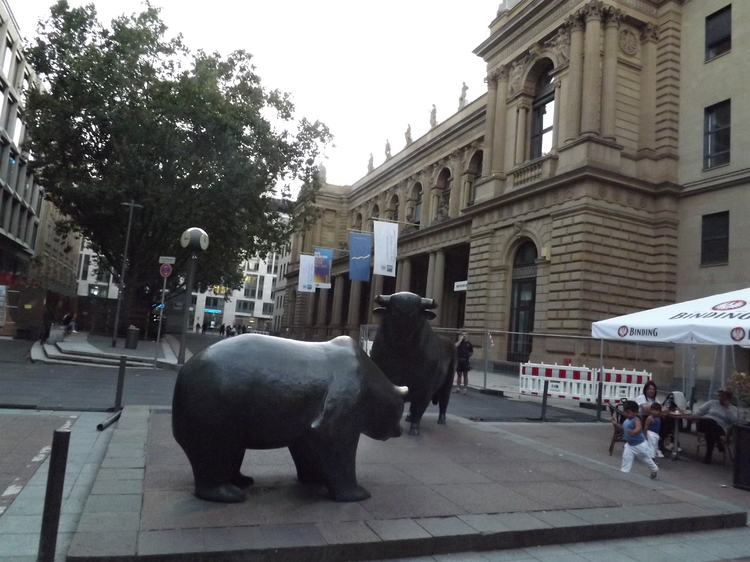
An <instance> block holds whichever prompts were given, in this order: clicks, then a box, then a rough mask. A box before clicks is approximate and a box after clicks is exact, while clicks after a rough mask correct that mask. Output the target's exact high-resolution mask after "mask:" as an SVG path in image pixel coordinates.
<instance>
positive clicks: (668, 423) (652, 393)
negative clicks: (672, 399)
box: [635, 381, 675, 451]
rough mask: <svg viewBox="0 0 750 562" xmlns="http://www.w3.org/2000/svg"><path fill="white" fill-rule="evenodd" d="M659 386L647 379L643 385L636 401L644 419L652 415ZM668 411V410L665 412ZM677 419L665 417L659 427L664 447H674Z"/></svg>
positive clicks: (670, 448) (639, 412) (639, 413)
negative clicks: (673, 437) (652, 406)
mask: <svg viewBox="0 0 750 562" xmlns="http://www.w3.org/2000/svg"><path fill="white" fill-rule="evenodd" d="M657 392H658V388H657V387H656V383H655V382H654V381H647V382H646V384H644V385H643V392H641V393H640V394H639V395H638V397H637V398H636V399H635V401H636V402H637V403H638V415H639V416H641V417H642V418H643V419H644V420H645V419H646V418H647V417H648V416H650V415H651V404H653V403H654V402H657V400H656V393H657ZM663 413H666V412H663ZM674 424H675V420H673V419H671V418H664V419H662V422H661V427H660V428H659V438H660V439H661V442H662V445H663V448H664V449H667V450H669V451H671V450H672V449H673V447H672V444H671V443H670V441H671V440H672V434H673V433H674Z"/></svg>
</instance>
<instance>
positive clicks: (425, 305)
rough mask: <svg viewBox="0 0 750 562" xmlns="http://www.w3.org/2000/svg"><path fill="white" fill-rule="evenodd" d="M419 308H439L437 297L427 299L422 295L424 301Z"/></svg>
mask: <svg viewBox="0 0 750 562" xmlns="http://www.w3.org/2000/svg"><path fill="white" fill-rule="evenodd" d="M419 308H421V309H423V310H424V309H427V308H437V303H436V302H435V299H426V298H424V297H422V302H421V303H420V305H419Z"/></svg>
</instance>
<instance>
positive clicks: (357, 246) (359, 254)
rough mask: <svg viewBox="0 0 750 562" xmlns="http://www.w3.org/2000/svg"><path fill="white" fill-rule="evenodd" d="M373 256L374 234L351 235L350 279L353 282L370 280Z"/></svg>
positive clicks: (358, 233)
mask: <svg viewBox="0 0 750 562" xmlns="http://www.w3.org/2000/svg"><path fill="white" fill-rule="evenodd" d="M371 254H372V234H366V233H364V232H350V233H349V279H350V280H351V281H369V280H370V255H371Z"/></svg>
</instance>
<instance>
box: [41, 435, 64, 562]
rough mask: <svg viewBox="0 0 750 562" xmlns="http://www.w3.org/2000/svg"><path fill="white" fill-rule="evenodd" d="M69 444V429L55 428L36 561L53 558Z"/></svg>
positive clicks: (45, 561) (51, 559)
mask: <svg viewBox="0 0 750 562" xmlns="http://www.w3.org/2000/svg"><path fill="white" fill-rule="evenodd" d="M69 444H70V430H69V429H56V430H55V433H54V435H53V437H52V452H51V453H50V459H49V473H48V474H47V491H46V492H45V495H44V511H43V513H42V532H41V535H40V536H39V554H38V555H37V562H54V560H55V547H56V545H57V530H58V527H59V526H60V510H61V507H62V496H63V486H64V485H65V465H66V464H67V462H68V445H69Z"/></svg>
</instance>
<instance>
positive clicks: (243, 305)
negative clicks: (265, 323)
mask: <svg viewBox="0 0 750 562" xmlns="http://www.w3.org/2000/svg"><path fill="white" fill-rule="evenodd" d="M236 310H237V312H249V313H253V312H254V311H255V302H253V301H237V308H236Z"/></svg>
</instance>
